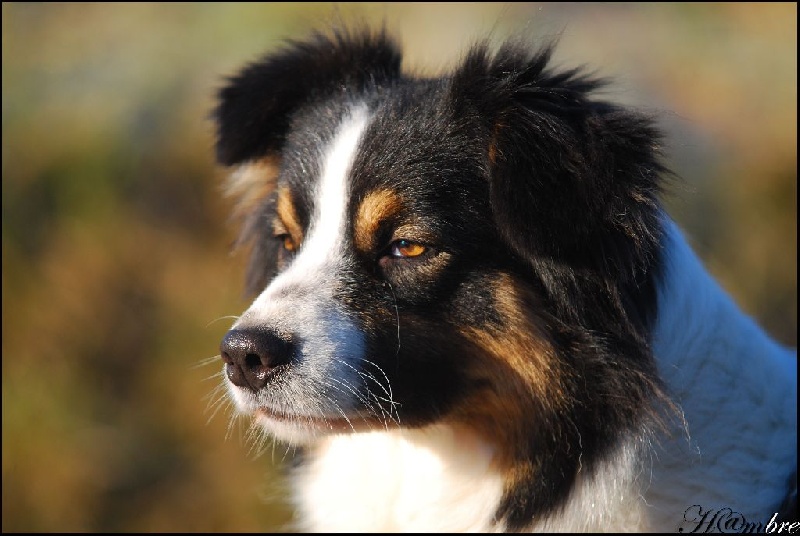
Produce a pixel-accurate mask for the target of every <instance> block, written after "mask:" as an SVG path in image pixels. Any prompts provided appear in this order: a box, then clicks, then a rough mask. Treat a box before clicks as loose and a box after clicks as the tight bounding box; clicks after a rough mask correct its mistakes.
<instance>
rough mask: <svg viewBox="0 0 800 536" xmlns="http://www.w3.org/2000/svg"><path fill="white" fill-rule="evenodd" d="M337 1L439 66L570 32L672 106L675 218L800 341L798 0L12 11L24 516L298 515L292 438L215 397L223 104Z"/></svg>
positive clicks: (12, 223)
mask: <svg viewBox="0 0 800 536" xmlns="http://www.w3.org/2000/svg"><path fill="white" fill-rule="evenodd" d="M332 18H333V19H335V20H343V21H353V20H355V21H363V22H380V21H382V20H385V21H386V23H387V26H388V27H389V28H390V29H391V30H393V31H395V33H396V34H397V35H398V36H399V37H400V39H401V41H402V42H403V43H404V45H405V46H406V50H407V53H406V58H407V61H408V64H411V65H412V66H415V68H416V71H417V72H428V71H430V72H435V71H437V70H439V69H441V68H443V67H446V66H447V65H450V64H452V62H453V61H455V60H456V59H457V58H458V57H459V53H460V51H462V50H463V48H464V47H465V46H466V45H468V44H469V43H470V42H471V41H473V40H474V39H476V38H479V37H482V36H485V35H486V34H487V33H492V36H493V38H495V39H499V38H502V37H503V36H505V35H508V34H509V33H510V32H517V33H519V32H523V33H526V34H530V35H532V36H537V37H534V41H536V40H541V39H548V38H552V37H554V36H559V37H560V41H561V47H560V49H559V51H558V56H557V59H558V61H559V62H562V63H565V64H580V63H586V64H588V65H591V66H594V67H598V70H599V72H600V73H601V74H604V75H608V76H610V77H612V78H615V79H616V80H617V83H616V84H615V85H614V86H613V87H612V88H611V89H610V90H609V92H610V97H611V98H614V99H616V100H618V101H621V102H623V103H627V104H632V105H636V106H641V107H644V108H645V109H646V110H648V111H650V112H653V113H654V114H655V115H656V116H657V117H658V118H659V122H660V123H661V125H662V127H663V128H664V129H665V131H666V132H667V135H668V151H669V161H670V165H671V166H672V168H673V169H674V170H675V171H676V172H677V173H678V174H679V175H680V177H681V181H680V182H678V183H677V185H676V186H675V188H674V191H673V194H674V195H672V196H671V197H670V199H669V201H668V204H669V206H670V208H671V210H672V213H673V215H674V216H675V217H676V219H677V220H678V221H679V222H680V223H681V224H682V225H683V227H684V228H685V229H687V231H688V232H689V234H690V236H691V237H692V238H693V243H694V245H695V246H696V248H697V250H698V252H699V253H700V254H701V256H702V257H703V258H704V260H706V262H707V264H708V266H709V268H710V270H711V271H712V272H713V273H714V274H715V275H716V276H717V277H719V279H720V281H721V283H722V284H723V286H724V287H725V288H726V289H727V290H728V291H730V292H731V294H732V295H733V296H734V297H735V298H736V300H737V301H738V302H739V303H740V304H741V305H742V307H743V308H744V310H745V311H747V312H748V313H749V314H752V315H753V316H755V317H756V318H757V319H758V320H759V321H760V322H762V323H763V324H764V325H765V326H766V328H767V329H768V330H769V331H770V332H771V333H772V334H773V335H774V336H776V337H777V338H778V339H779V340H780V341H782V342H784V343H787V344H792V345H794V344H796V339H797V333H796V331H797V328H796V326H797V286H796V285H797V282H796V270H797V265H796V252H797V240H796V238H797V235H796V232H797V231H796V217H797V216H796V214H797V204H796V203H797V168H796V166H797V120H796V118H797V52H796V47H797V6H796V4H789V3H787V4H569V3H568V4H539V3H532V4H480V3H477V4H476V3H470V4H413V3H411V4H409V3H405V4H343V5H341V6H333V5H330V4H308V3H298V4H290V3H289V4H235V3H224V4H222V3H212V4H200V3H192V4H181V3H172V4H147V3H136V4H70V3H66V4H62V3H47V4H22V3H3V5H2V71H3V102H2V106H3V108H2V125H3V137H2V222H3V225H2V232H3V257H2V262H3V264H2V266H3V280H2V285H3V287H2V292H3V313H2V314H3V322H2V350H3V361H2V363H3V368H2V378H3V388H2V394H3V400H2V406H3V417H2V422H3V453H2V456H3V492H2V494H3V511H2V515H3V522H2V527H3V531H62V530H66V531H211V530H214V531H256V530H280V529H281V528H282V527H284V526H285V525H284V523H286V522H287V521H288V520H289V519H290V512H289V510H288V509H287V507H286V505H285V502H284V499H285V498H286V490H285V488H284V486H283V481H282V480H281V478H280V476H279V475H278V473H277V471H276V470H275V463H274V462H275V461H276V460H280V459H281V458H282V457H283V456H284V452H283V450H282V448H281V447H275V448H273V447H272V446H269V445H268V446H267V448H266V449H265V452H264V453H263V454H262V455H260V456H257V455H256V454H258V453H257V452H256V450H257V449H254V444H253V442H252V441H248V439H247V437H246V436H247V433H246V432H247V423H246V422H239V421H232V420H231V411H230V408H229V407H228V406H226V405H225V404H222V406H223V407H222V408H221V409H220V411H218V412H216V413H215V412H214V409H215V408H218V406H219V404H217V405H215V404H214V401H215V400H217V399H216V398H214V396H215V394H214V391H215V388H216V387H217V386H218V385H219V382H220V378H219V376H217V374H218V371H219V368H220V367H219V363H218V362H211V363H208V358H210V357H212V356H214V355H215V354H216V353H217V347H218V344H219V340H220V339H221V337H222V335H223V334H224V332H225V331H226V329H227V327H228V326H229V325H230V323H231V320H230V317H229V316H225V315H235V314H238V313H240V312H241V311H242V310H243V309H244V308H245V307H246V306H247V303H246V302H245V300H244V298H243V296H242V294H241V292H240V287H241V284H242V280H243V277H242V276H243V274H242V272H243V270H242V266H243V259H241V258H239V257H237V256H231V255H230V254H229V246H230V244H231V242H232V238H233V236H234V232H233V229H231V228H230V227H229V226H228V225H227V223H226V214H227V213H226V210H227V209H228V207H227V206H226V203H225V200H224V199H222V198H221V196H220V195H219V185H220V182H221V170H219V169H218V168H217V167H216V166H215V164H214V162H213V158H212V146H213V131H212V125H211V124H210V122H209V121H208V119H207V117H208V112H209V110H210V109H211V107H212V106H213V96H214V93H215V90H216V89H217V88H218V87H219V86H220V84H221V83H222V80H223V77H224V76H226V75H230V74H232V73H233V72H234V71H235V70H236V69H237V68H238V67H240V66H241V65H242V64H243V63H244V62H245V61H249V60H252V59H254V58H255V57H257V56H259V55H260V54H261V53H262V52H264V51H265V50H268V49H270V48H272V47H274V46H277V44H278V43H279V42H280V39H282V38H285V37H291V36H298V35H302V33H303V32H305V31H306V30H307V29H308V28H310V27H312V26H320V25H324V24H325V23H326V22H328V21H330V20H331V19H332ZM204 360H205V361H204ZM204 363H205V364H204Z"/></svg>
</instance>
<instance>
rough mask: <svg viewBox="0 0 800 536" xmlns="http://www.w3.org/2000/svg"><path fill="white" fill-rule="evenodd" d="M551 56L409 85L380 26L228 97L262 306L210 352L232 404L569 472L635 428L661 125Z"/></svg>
mask: <svg viewBox="0 0 800 536" xmlns="http://www.w3.org/2000/svg"><path fill="white" fill-rule="evenodd" d="M550 55H551V48H550V47H545V48H543V49H541V50H539V51H537V52H533V53H531V52H528V51H526V49H525V48H524V47H522V46H519V45H516V44H513V43H509V44H506V45H503V46H502V47H500V48H499V49H498V50H497V51H496V52H491V51H490V50H489V47H488V46H486V45H478V46H476V47H474V48H473V49H472V50H471V51H470V52H469V54H468V55H467V56H466V58H465V59H464V60H463V62H462V63H461V64H460V65H459V66H458V67H457V68H456V69H455V70H454V72H452V73H451V74H449V75H447V76H442V77H438V78H414V77H410V76H407V75H404V74H402V73H401V71H400V62H401V55H400V52H399V51H398V49H397V47H396V46H395V45H394V44H393V43H392V41H391V40H390V39H389V38H387V37H386V36H385V34H383V33H377V34H370V33H368V32H362V33H357V34H348V33H345V32H342V33H334V34H333V35H332V36H326V35H322V34H315V35H314V36H312V37H311V38H310V39H308V40H306V41H299V42H293V43H291V44H290V45H289V46H288V47H287V48H285V49H283V50H282V51H279V52H275V53H272V54H270V55H268V56H266V57H265V58H263V59H261V60H260V61H258V62H256V63H253V64H251V65H249V66H248V67H246V68H245V69H244V70H242V71H241V72H240V73H239V74H238V75H237V76H235V77H234V78H232V79H231V80H230V81H229V83H228V85H227V86H226V87H224V88H223V89H222V91H221V92H220V102H219V105H218V107H217V109H216V110H215V119H216V121H217V124H218V144H217V154H218V159H219V160H220V162H221V163H222V164H224V165H227V166H235V167H236V169H235V170H234V173H233V178H232V182H231V191H232V192H233V193H234V194H235V195H237V196H238V204H237V207H236V211H237V213H238V214H239V215H240V216H243V231H242V235H241V241H242V242H246V243H249V244H251V246H252V250H251V261H250V266H249V275H248V286H249V289H250V290H251V291H252V293H253V294H254V295H257V297H256V298H255V301H254V302H253V304H252V305H251V306H250V307H249V308H248V309H247V311H246V312H245V313H244V314H243V315H242V316H241V317H240V318H239V319H238V320H237V321H236V323H235V324H234V326H233V328H232V329H231V331H230V332H229V333H228V334H227V335H226V336H225V338H224V340H223V342H222V346H221V352H222V358H223V360H224V362H225V372H226V375H227V381H228V383H229V389H230V392H231V394H232V396H233V398H234V399H235V401H236V403H237V405H238V407H239V408H240V409H241V410H243V411H246V412H249V413H252V414H255V416H256V417H257V419H258V420H259V421H260V423H261V424H262V425H263V426H264V427H265V428H266V429H267V431H269V432H270V433H272V434H274V435H275V436H276V437H278V438H280V439H283V440H287V441H292V442H298V443H303V442H306V441H308V440H311V439H313V438H315V437H317V436H319V435H324V434H330V433H359V432H361V431H364V430H374V429H383V428H385V427H386V428H393V427H418V426H423V425H426V424H430V423H435V422H437V423H438V422H451V423H453V424H457V425H462V426H467V427H470V428H471V429H473V430H474V431H476V432H477V433H479V434H482V435H483V436H484V437H486V438H487V439H489V440H491V441H492V442H493V443H495V444H496V445H497V448H498V452H499V453H500V456H501V458H503V459H505V460H508V461H509V463H511V464H512V465H513V463H514V462H513V460H520V459H525V460H528V461H527V462H526V465H525V466H524V467H521V468H520V467H517V468H516V469H515V470H518V471H521V472H522V473H524V472H526V471H534V470H535V471H540V472H542V471H544V472H547V471H553V472H554V473H553V474H559V475H562V476H561V478H560V480H563V475H564V474H567V475H569V474H573V473H574V467H575V465H576V464H577V463H578V458H579V457H580V456H581V455H582V456H583V463H584V464H586V463H587V460H591V458H592V453H593V452H600V451H602V450H603V449H606V448H608V447H609V446H610V445H611V444H612V443H614V442H615V441H617V440H618V439H619V435H620V434H621V433H624V432H625V431H626V430H631V429H633V428H636V427H637V426H639V425H640V424H641V417H642V415H643V413H644V412H645V410H646V408H647V407H648V404H649V400H650V398H651V396H652V394H653V392H654V389H656V385H655V380H654V378H655V374H654V365H653V361H652V357H651V355H650V350H649V343H648V330H649V326H650V321H651V319H652V317H653V315H654V314H655V303H654V293H653V277H654V269H655V266H657V264H658V241H659V228H660V226H659V207H658V202H657V200H656V196H657V194H658V181H659V179H658V177H659V174H660V172H661V168H660V166H659V164H658V161H657V154H656V153H657V134H656V132H655V130H654V129H653V127H652V126H651V124H650V122H649V121H648V120H647V119H646V118H643V117H641V116H639V115H637V114H635V113H632V112H629V111H626V110H624V109H622V108H619V107H616V106H613V105H611V104H609V103H605V102H602V101H599V100H596V99H594V98H593V96H592V94H593V92H594V91H595V90H596V89H597V88H598V87H599V86H600V83H599V82H598V81H596V80H594V79H592V78H590V77H587V76H584V75H583V74H582V73H581V72H580V71H577V70H567V71H558V70H554V69H553V68H551V67H550V66H549V65H548V62H549V59H550ZM564 445H575V448H572V449H571V448H566V449H565V448H564ZM578 445H580V448H578V447H577V446H578ZM544 461H547V463H546V464H545V463H543V462H544ZM520 478H522V477H520ZM545 480H546V479H545ZM567 480H569V478H567ZM548 493H549V495H550V496H552V495H554V494H555V495H557V494H558V489H549V490H548Z"/></svg>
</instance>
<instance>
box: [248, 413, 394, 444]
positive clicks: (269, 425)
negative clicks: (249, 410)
mask: <svg viewBox="0 0 800 536" xmlns="http://www.w3.org/2000/svg"><path fill="white" fill-rule="evenodd" d="M253 415H254V417H255V420H256V422H257V423H259V424H260V425H261V426H263V427H264V428H266V429H267V430H270V431H272V432H273V433H274V434H275V435H276V436H278V437H282V436H288V437H289V438H294V437H295V436H304V435H312V436H320V435H328V434H352V433H358V432H369V431H373V430H376V429H381V430H383V429H385V428H386V427H387V423H386V422H384V421H383V420H380V419H376V418H374V417H372V416H366V415H356V416H352V417H351V416H338V417H332V416H324V415H304V414H289V413H285V412H282V411H276V410H274V409H272V408H268V407H264V406H262V407H259V408H257V409H256V410H255V411H254V412H253ZM292 440H293V439H292Z"/></svg>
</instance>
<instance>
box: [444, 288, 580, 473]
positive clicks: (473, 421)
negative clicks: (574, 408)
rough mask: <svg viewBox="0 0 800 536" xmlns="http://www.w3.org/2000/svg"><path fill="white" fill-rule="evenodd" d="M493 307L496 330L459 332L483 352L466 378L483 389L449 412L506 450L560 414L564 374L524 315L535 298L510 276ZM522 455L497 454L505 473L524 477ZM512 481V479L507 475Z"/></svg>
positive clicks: (564, 399) (548, 344) (539, 329)
mask: <svg viewBox="0 0 800 536" xmlns="http://www.w3.org/2000/svg"><path fill="white" fill-rule="evenodd" d="M492 287H493V289H494V291H493V295H494V299H495V307H496V308H497V311H498V313H499V314H500V315H501V316H502V317H503V319H504V321H503V322H502V323H501V326H499V327H491V326H489V327H474V326H465V327H464V328H462V330H461V331H462V333H463V335H464V336H465V337H466V338H467V339H468V340H469V341H471V342H472V344H474V345H475V346H477V347H478V348H480V349H481V353H482V356H480V357H478V358H476V359H472V360H470V363H469V366H468V367H469V371H468V375H469V377H470V378H471V379H472V380H473V381H474V383H475V384H477V385H482V387H481V388H479V389H476V390H475V392H474V393H473V394H472V395H471V396H469V397H468V399H467V400H465V401H464V402H463V403H462V404H461V405H459V407H457V408H456V409H455V411H454V413H453V418H454V419H455V420H456V421H457V422H461V423H464V424H467V423H468V424H469V425H470V426H472V427H473V429H476V431H478V433H480V434H481V435H484V436H485V437H486V438H487V439H489V440H491V441H492V442H493V443H494V444H496V445H499V446H501V448H506V447H508V446H511V445H524V444H525V441H521V440H520V439H521V438H524V437H527V436H528V435H529V433H530V428H531V426H536V419H537V418H547V415H548V414H549V415H557V414H560V413H561V412H562V411H563V409H562V408H566V407H567V405H568V401H567V396H566V390H565V389H564V384H565V379H566V377H565V371H564V369H563V366H562V365H561V363H560V361H559V360H558V358H557V357H556V353H555V350H554V348H553V345H552V343H551V342H550V341H549V339H548V337H547V336H546V334H545V331H544V329H543V328H542V327H541V326H540V325H538V322H537V320H536V319H535V318H534V317H532V316H531V315H530V313H529V312H528V311H530V310H531V308H532V307H535V301H536V300H535V297H534V296H533V295H532V294H529V293H525V291H520V290H519V289H520V288H522V287H521V286H517V285H515V284H514V279H513V278H512V277H511V276H508V275H499V276H498V277H497V278H496V279H495V280H494V281H493V282H492ZM521 454H523V453H519V452H513V451H511V452H499V453H498V460H497V461H498V463H499V464H500V465H501V466H502V467H503V469H504V470H505V471H512V472H519V471H522V472H527V471H529V470H530V468H524V467H521V466H519V460H520V459H524V455H523V456H520V455H521ZM509 476H513V475H509Z"/></svg>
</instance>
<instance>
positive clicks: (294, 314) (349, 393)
mask: <svg viewBox="0 0 800 536" xmlns="http://www.w3.org/2000/svg"><path fill="white" fill-rule="evenodd" d="M368 120H369V116H368V113H367V109H366V107H363V106H359V107H354V108H353V109H352V110H351V111H350V114H349V115H347V116H345V118H344V119H343V121H342V124H341V125H340V127H339V130H338V132H337V133H336V135H335V136H334V138H333V140H332V142H331V144H330V145H329V147H328V148H327V151H325V152H324V154H322V155H321V157H322V164H323V166H322V172H321V176H320V178H319V181H318V185H317V189H316V191H315V192H314V206H315V209H314V215H313V217H312V220H311V224H310V226H309V231H308V233H307V237H306V239H305V241H304V243H303V244H302V245H301V246H300V249H299V251H298V253H297V256H296V257H295V259H294V260H293V261H292V262H291V264H290V265H289V266H288V267H287V268H286V270H284V271H283V272H282V273H281V274H279V275H278V276H277V277H276V278H275V279H274V280H273V281H272V282H271V283H270V285H269V286H268V287H267V288H266V289H265V290H264V291H263V292H262V293H261V294H260V295H259V296H258V297H257V298H256V299H255V301H254V302H253V304H252V305H251V306H250V308H249V309H248V310H247V311H246V312H245V313H244V314H243V315H242V316H241V318H240V319H239V320H238V321H237V322H236V323H235V324H234V328H244V327H248V326H266V327H269V328H270V329H272V330H274V331H276V332H278V333H284V334H289V335H291V336H292V338H293V340H295V341H296V344H298V345H299V349H298V350H299V354H300V356H299V359H298V361H297V362H296V363H295V365H294V367H293V372H292V374H291V375H290V376H289V377H288V378H287V377H282V378H280V380H277V381H275V382H274V384H273V385H272V386H271V388H270V389H268V390H261V391H259V392H258V393H252V392H250V391H249V390H246V389H241V388H239V387H236V386H234V385H233V384H232V383H230V382H229V383H228V389H229V391H230V393H231V396H232V398H233V400H234V401H235V403H236V405H237V407H238V408H239V409H240V410H242V411H243V412H247V413H253V412H254V411H257V410H259V409H267V410H269V411H267V412H261V413H259V414H258V416H257V419H258V422H259V423H260V424H261V425H262V426H263V427H264V428H266V429H267V430H268V431H269V432H270V433H271V434H272V435H274V436H276V437H278V438H279V439H282V440H285V441H289V442H292V443H304V442H307V441H310V440H312V439H313V438H314V437H316V436H317V435H318V434H319V433H320V432H327V431H329V430H326V429H325V427H326V425H325V423H324V421H322V420H321V419H319V417H323V416H324V417H327V418H331V419H344V420H345V421H347V417H345V414H346V413H347V412H348V411H349V410H352V409H353V408H354V407H355V406H356V404H357V403H358V402H359V397H361V398H362V399H363V398H364V397H365V396H367V395H365V393H367V392H368V389H366V388H365V387H364V386H363V383H364V378H365V377H367V378H370V374H368V373H363V372H360V371H359V366H360V365H361V363H363V362H364V336H363V334H362V333H361V331H360V329H359V328H358V326H357V325H356V324H354V323H353V322H352V321H351V320H350V319H349V318H348V317H347V316H346V315H345V314H344V312H343V311H342V307H341V304H339V303H338V302H337V301H336V300H335V299H334V296H333V291H334V287H335V285H336V281H337V274H338V270H339V267H340V263H341V259H342V258H343V253H342V244H343V240H342V237H343V236H344V235H345V230H346V225H347V221H346V215H347V208H348V199H349V180H348V175H349V171H350V167H351V166H352V162H353V159H354V158H355V155H356V152H357V148H358V143H359V140H360V139H361V136H362V134H363V132H364V130H365V128H366V126H367V124H368ZM331 356H335V359H334V358H332V357H331ZM275 414H280V415H284V416H287V418H276V417H275ZM312 416H314V417H316V418H314V419H312V418H311V417H312Z"/></svg>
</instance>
